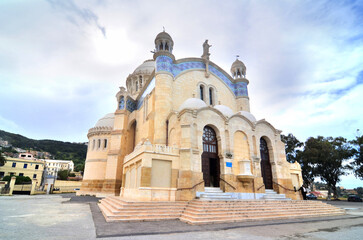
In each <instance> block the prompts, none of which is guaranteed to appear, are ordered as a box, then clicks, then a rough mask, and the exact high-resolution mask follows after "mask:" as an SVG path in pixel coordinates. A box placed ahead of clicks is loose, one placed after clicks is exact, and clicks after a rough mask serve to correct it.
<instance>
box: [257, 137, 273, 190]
mask: <svg viewBox="0 0 363 240" xmlns="http://www.w3.org/2000/svg"><path fill="white" fill-rule="evenodd" d="M260 154H261V173H262V178H263V184H265V188H266V189H273V186H272V171H271V163H270V155H269V152H268V146H267V142H266V140H265V139H263V138H261V139H260Z"/></svg>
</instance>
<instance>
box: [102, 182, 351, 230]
mask: <svg viewBox="0 0 363 240" xmlns="http://www.w3.org/2000/svg"><path fill="white" fill-rule="evenodd" d="M212 190H214V189H212ZM272 195H275V194H273V193H272ZM276 195H277V194H276ZM211 196H212V198H213V199H211V200H206V199H208V198H209V197H211ZM220 196H223V197H222V199H219V200H218V197H220ZM229 197H231V194H230V193H227V194H226V193H217V192H213V193H210V192H207V193H206V195H205V197H203V198H205V199H203V198H202V199H200V200H193V201H190V202H136V201H135V202H132V201H130V200H124V199H122V198H119V197H107V198H105V199H102V200H101V201H100V203H99V207H100V210H101V212H102V214H103V215H104V217H105V219H106V221H108V222H113V221H121V222H122V221H126V222H130V221H159V220H169V219H180V220H181V221H184V222H187V223H189V224H208V223H220V222H235V221H256V220H267V219H283V218H299V217H316V216H335V215H342V214H345V210H343V209H340V208H336V207H334V206H331V205H328V204H326V203H322V202H320V201H284V200H281V198H277V199H276V200H247V201H246V200H232V199H229Z"/></svg>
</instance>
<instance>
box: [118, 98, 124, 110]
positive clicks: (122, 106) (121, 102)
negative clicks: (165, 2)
mask: <svg viewBox="0 0 363 240" xmlns="http://www.w3.org/2000/svg"><path fill="white" fill-rule="evenodd" d="M124 108H125V98H124V96H121V97H120V102H119V105H118V109H124Z"/></svg>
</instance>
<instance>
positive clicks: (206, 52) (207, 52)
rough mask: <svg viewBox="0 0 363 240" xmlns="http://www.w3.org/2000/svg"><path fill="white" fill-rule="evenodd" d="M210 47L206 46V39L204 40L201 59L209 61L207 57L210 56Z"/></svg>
mask: <svg viewBox="0 0 363 240" xmlns="http://www.w3.org/2000/svg"><path fill="white" fill-rule="evenodd" d="M211 46H212V45H209V44H208V39H207V40H205V42H204V43H203V55H202V58H204V59H207V60H209V56H210V53H209V48H210V47H211Z"/></svg>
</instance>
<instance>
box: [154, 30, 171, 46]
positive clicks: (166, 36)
mask: <svg viewBox="0 0 363 240" xmlns="http://www.w3.org/2000/svg"><path fill="white" fill-rule="evenodd" d="M158 40H169V41H171V42H172V43H174V42H173V39H172V38H171V37H170V35H169V33H167V32H165V31H163V32H161V33H159V34H158V35H156V38H155V44H156V42H157V41H158Z"/></svg>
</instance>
